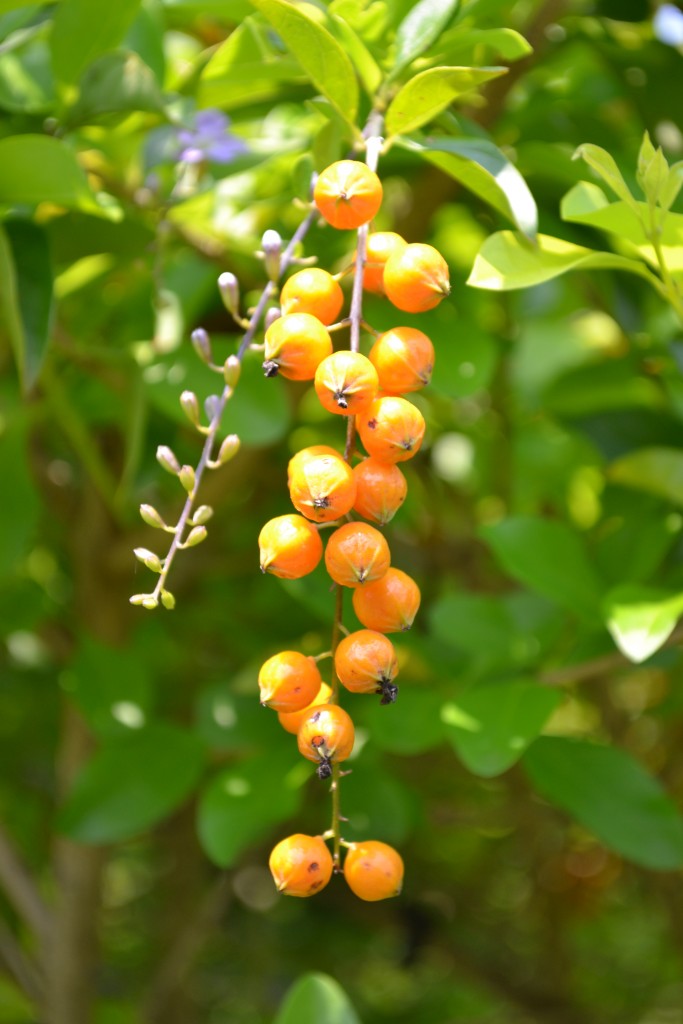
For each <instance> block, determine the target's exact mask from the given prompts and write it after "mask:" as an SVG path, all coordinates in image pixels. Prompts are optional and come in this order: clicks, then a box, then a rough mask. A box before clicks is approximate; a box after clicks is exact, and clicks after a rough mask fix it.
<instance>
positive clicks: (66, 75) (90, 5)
mask: <svg viewBox="0 0 683 1024" xmlns="http://www.w3.org/2000/svg"><path fill="white" fill-rule="evenodd" d="M139 8H140V0H116V2H115V3H103V4H102V3H95V2H93V0H62V2H61V3H60V4H59V6H58V8H57V13H56V15H55V20H54V24H53V27H52V35H51V37H50V45H51V47H52V65H53V68H54V72H55V75H56V77H57V78H58V79H59V81H60V82H62V83H63V84H65V85H75V83H76V82H78V80H79V78H80V77H81V72H82V71H84V70H85V68H87V67H88V65H89V64H91V63H92V61H94V60H95V58H96V57H99V56H100V54H103V53H106V51H107V50H111V49H113V48H114V47H116V46H118V44H119V43H120V42H121V40H122V39H123V37H124V35H125V34H126V31H127V30H128V28H129V26H130V25H131V23H132V21H133V19H134V18H135V16H136V15H137V13H138V10H139Z"/></svg>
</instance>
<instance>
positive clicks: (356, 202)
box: [313, 160, 382, 229]
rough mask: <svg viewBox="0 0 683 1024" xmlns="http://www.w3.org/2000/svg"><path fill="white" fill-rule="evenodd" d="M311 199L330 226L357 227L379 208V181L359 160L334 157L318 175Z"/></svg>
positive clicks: (380, 199)
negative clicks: (336, 159) (332, 162)
mask: <svg viewBox="0 0 683 1024" xmlns="http://www.w3.org/2000/svg"><path fill="white" fill-rule="evenodd" d="M313 200H314V202H315V205H316V206H317V207H318V210H319V211H320V213H321V214H322V216H323V217H324V218H325V220H326V221H327V222H328V224H331V225H332V227H333V228H342V229H344V228H359V227H360V226H361V224H367V222H368V221H369V220H372V218H373V217H374V216H375V214H376V213H377V211H378V210H379V208H380V206H381V204H382V183H381V182H380V180H379V178H378V177H377V175H376V174H375V172H374V171H371V170H370V168H369V167H368V166H367V164H364V163H362V162H361V161H360V160H338V161H337V162H336V163H334V164H330V166H329V167H326V168H325V170H324V171H322V172H321V173H320V174H319V175H318V180H317V181H316V183H315V188H314V189H313Z"/></svg>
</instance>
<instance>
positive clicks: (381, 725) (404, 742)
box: [354, 674, 444, 756]
mask: <svg viewBox="0 0 683 1024" xmlns="http://www.w3.org/2000/svg"><path fill="white" fill-rule="evenodd" d="M396 683H397V685H398V689H399V694H398V699H397V701H396V703H395V704H390V705H388V706H382V705H381V704H380V702H379V697H377V698H376V699H375V700H367V701H364V702H363V706H362V707H361V706H360V705H359V707H358V710H357V712H356V713H355V714H354V718H357V720H358V722H361V723H362V724H363V725H364V727H365V728H366V729H367V730H368V732H369V734H370V735H371V736H372V742H373V743H375V744H377V746H378V747H379V748H380V750H386V751H388V752H389V753H392V754H403V755H405V756H412V755H414V754H422V753H424V752H425V751H426V750H431V749H432V748H433V747H436V746H438V744H439V743H441V742H442V740H443V738H444V728H443V725H442V723H441V721H440V719H439V709H440V707H441V701H440V699H439V696H438V694H436V693H433V692H431V691H427V690H424V689H422V690H419V689H416V688H415V686H411V685H410V681H409V680H406V684H405V686H404V685H403V680H402V679H401V675H400V674H399V676H398V677H397V679H396Z"/></svg>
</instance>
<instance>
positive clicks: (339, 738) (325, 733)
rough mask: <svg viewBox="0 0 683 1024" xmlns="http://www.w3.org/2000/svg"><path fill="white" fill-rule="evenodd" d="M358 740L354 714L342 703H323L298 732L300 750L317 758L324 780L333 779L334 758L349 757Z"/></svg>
mask: <svg viewBox="0 0 683 1024" xmlns="http://www.w3.org/2000/svg"><path fill="white" fill-rule="evenodd" d="M354 739H355V732H354V728H353V722H352V721H351V717H350V715H348V714H347V713H346V711H344V709H343V708H340V707H339V705H338V704H321V705H320V706H319V707H317V708H314V709H313V710H312V711H311V713H310V714H309V715H308V716H307V717H306V718H304V720H303V722H302V723H301V725H300V727H299V732H298V733H297V743H298V745H299V751H300V753H302V754H303V756H304V757H305V758H307V759H308V760H309V761H315V763H316V764H317V765H318V769H317V774H318V778H320V779H329V777H330V775H331V774H332V762H333V761H334V762H336V761H345V760H346V759H347V757H349V755H350V754H351V751H352V750H353V743H354Z"/></svg>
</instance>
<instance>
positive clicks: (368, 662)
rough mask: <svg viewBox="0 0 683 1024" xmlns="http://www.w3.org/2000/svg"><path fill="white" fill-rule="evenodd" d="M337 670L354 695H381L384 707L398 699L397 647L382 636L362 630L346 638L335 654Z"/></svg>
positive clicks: (372, 631)
mask: <svg viewBox="0 0 683 1024" xmlns="http://www.w3.org/2000/svg"><path fill="white" fill-rule="evenodd" d="M334 670H335V672H336V673H337V678H338V679H339V682H340V683H341V684H342V686H345V687H346V689H347V690H350V691H351V693H378V694H381V695H382V700H381V701H380V703H381V704H392V703H393V702H394V700H395V699H396V694H397V692H398V688H397V687H396V686H395V685H394V679H395V678H396V676H397V675H398V661H397V659H396V651H395V650H394V645H393V644H392V642H391V640H389V638H388V637H386V636H385V635H384V634H383V633H376V632H375V631H374V630H372V629H359V630H357V631H356V632H355V633H350V634H349V635H348V636H347V637H344V639H343V640H341V641H340V642H339V644H338V645H337V650H336V651H335V652H334Z"/></svg>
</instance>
